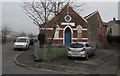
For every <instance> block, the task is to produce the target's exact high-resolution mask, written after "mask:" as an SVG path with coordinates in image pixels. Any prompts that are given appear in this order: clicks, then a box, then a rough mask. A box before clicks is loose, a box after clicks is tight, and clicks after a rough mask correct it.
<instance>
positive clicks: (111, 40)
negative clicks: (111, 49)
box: [107, 35, 120, 43]
mask: <svg viewBox="0 0 120 76" xmlns="http://www.w3.org/2000/svg"><path fill="white" fill-rule="evenodd" d="M107 41H108V42H109V43H120V36H112V35H108V36H107Z"/></svg>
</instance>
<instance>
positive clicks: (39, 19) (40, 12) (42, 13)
mask: <svg viewBox="0 0 120 76" xmlns="http://www.w3.org/2000/svg"><path fill="white" fill-rule="evenodd" d="M23 8H24V10H25V13H26V14H27V15H28V16H29V17H30V18H31V19H32V20H33V23H34V24H35V25H37V26H38V27H39V30H40V31H42V28H45V27H46V25H44V26H42V24H46V23H47V22H48V20H49V19H50V15H51V12H50V11H49V10H52V9H53V5H52V2H50V0H48V1H46V0H45V1H38V2H35V1H33V2H24V5H23Z"/></svg>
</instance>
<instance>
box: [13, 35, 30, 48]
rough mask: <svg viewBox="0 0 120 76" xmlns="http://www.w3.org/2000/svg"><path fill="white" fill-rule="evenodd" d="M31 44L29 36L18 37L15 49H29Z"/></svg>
mask: <svg viewBox="0 0 120 76" xmlns="http://www.w3.org/2000/svg"><path fill="white" fill-rule="evenodd" d="M29 44H30V39H29V37H18V38H17V39H16V40H15V43H14V50H15V49H19V48H22V49H28V48H29Z"/></svg>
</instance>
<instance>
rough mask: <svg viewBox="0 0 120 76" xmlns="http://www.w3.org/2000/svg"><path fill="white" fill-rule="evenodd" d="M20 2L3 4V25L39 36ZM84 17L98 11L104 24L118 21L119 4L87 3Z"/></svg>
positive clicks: (83, 13) (36, 28)
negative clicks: (114, 19)
mask: <svg viewBox="0 0 120 76" xmlns="http://www.w3.org/2000/svg"><path fill="white" fill-rule="evenodd" d="M19 4H20V2H3V3H2V25H8V26H10V28H11V29H12V30H13V31H16V32H26V33H34V34H38V27H37V26H36V25H34V24H33V23H32V20H31V19H30V18H29V17H28V16H27V15H26V14H25V13H24V12H23V9H22V8H21V7H20V6H19ZM84 4H85V5H84V6H83V8H84V11H83V12H82V13H81V15H82V16H86V15H88V14H90V13H92V12H94V11H95V10H98V11H99V13H100V15H101V18H102V20H103V21H104V22H108V21H110V20H112V19H113V17H115V18H116V19H118V3H117V2H87V3H86V2H85V3H84Z"/></svg>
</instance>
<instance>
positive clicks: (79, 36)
mask: <svg viewBox="0 0 120 76" xmlns="http://www.w3.org/2000/svg"><path fill="white" fill-rule="evenodd" d="M77 38H78V41H80V40H81V39H82V27H81V26H80V25H78V27H77Z"/></svg>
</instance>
